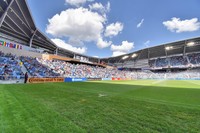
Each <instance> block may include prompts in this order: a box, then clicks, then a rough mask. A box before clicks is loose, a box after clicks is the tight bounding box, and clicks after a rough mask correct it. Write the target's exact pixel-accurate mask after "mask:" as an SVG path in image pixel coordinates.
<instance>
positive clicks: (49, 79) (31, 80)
mask: <svg viewBox="0 0 200 133" xmlns="http://www.w3.org/2000/svg"><path fill="white" fill-rule="evenodd" d="M28 82H29V83H47V82H48V83H49V82H64V78H29V79H28Z"/></svg>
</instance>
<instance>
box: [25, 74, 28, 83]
mask: <svg viewBox="0 0 200 133" xmlns="http://www.w3.org/2000/svg"><path fill="white" fill-rule="evenodd" d="M27 80H28V73H27V72H26V73H25V78H24V83H25V84H26V82H27Z"/></svg>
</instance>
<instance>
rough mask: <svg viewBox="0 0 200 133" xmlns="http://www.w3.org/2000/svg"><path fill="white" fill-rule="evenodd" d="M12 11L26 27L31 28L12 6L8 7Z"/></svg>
mask: <svg viewBox="0 0 200 133" xmlns="http://www.w3.org/2000/svg"><path fill="white" fill-rule="evenodd" d="M10 9H11V10H12V12H13V13H14V14H15V15H16V16H17V18H18V19H19V20H20V21H21V22H22V23H23V25H25V26H26V28H27V29H29V30H31V28H30V27H29V26H28V25H27V24H26V23H25V22H24V21H23V20H22V19H21V18H20V17H19V15H18V14H17V13H16V12H15V10H14V9H13V8H10Z"/></svg>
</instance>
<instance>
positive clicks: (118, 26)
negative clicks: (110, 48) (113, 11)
mask: <svg viewBox="0 0 200 133" xmlns="http://www.w3.org/2000/svg"><path fill="white" fill-rule="evenodd" d="M123 27H124V26H123V24H122V23H120V22H116V23H112V24H110V25H108V26H107V27H106V30H105V36H106V37H113V36H117V35H118V34H119V33H120V32H121V31H122V30H123Z"/></svg>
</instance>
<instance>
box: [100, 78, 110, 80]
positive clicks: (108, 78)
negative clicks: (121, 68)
mask: <svg viewBox="0 0 200 133" xmlns="http://www.w3.org/2000/svg"><path fill="white" fill-rule="evenodd" d="M102 80H112V78H102Z"/></svg>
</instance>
